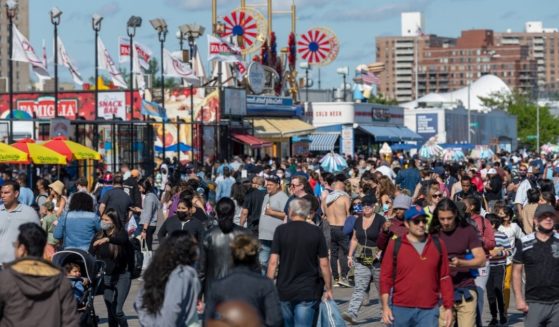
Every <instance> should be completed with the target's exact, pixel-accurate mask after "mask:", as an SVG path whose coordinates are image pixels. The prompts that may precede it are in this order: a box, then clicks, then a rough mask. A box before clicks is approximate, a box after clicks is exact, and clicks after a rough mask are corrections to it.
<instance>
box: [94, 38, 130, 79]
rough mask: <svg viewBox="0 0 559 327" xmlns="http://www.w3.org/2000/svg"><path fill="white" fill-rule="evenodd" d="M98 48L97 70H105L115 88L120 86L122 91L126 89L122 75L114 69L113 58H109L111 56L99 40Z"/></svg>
mask: <svg viewBox="0 0 559 327" xmlns="http://www.w3.org/2000/svg"><path fill="white" fill-rule="evenodd" d="M98 47H99V58H98V59H99V68H100V69H104V70H106V71H107V72H108V73H109V74H110V75H111V79H112V81H113V83H114V84H115V85H116V86H120V87H122V88H124V89H125V88H127V87H128V85H126V82H125V81H124V78H123V77H122V74H121V73H120V71H119V70H118V68H117V67H116V65H115V62H114V61H113V58H111V54H110V53H109V51H107V48H105V45H104V44H103V41H101V38H99V39H98Z"/></svg>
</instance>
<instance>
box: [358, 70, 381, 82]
mask: <svg viewBox="0 0 559 327" xmlns="http://www.w3.org/2000/svg"><path fill="white" fill-rule="evenodd" d="M361 79H362V80H363V84H366V85H372V84H376V85H379V84H380V78H378V77H377V76H376V75H375V74H374V73H372V72H363V73H362V74H361Z"/></svg>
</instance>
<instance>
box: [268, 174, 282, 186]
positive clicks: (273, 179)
mask: <svg viewBox="0 0 559 327" xmlns="http://www.w3.org/2000/svg"><path fill="white" fill-rule="evenodd" d="M266 180H267V181H270V182H273V183H276V184H281V178H279V177H278V176H276V175H270V176H268V177H266Z"/></svg>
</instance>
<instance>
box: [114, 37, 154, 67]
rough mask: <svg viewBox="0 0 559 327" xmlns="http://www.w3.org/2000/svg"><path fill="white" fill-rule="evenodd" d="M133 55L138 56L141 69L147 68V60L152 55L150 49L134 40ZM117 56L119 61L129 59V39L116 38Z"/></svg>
mask: <svg viewBox="0 0 559 327" xmlns="http://www.w3.org/2000/svg"><path fill="white" fill-rule="evenodd" d="M134 48H135V49H134V50H136V51H135V52H134V57H136V56H137V57H138V58H139V61H140V65H141V66H142V68H143V69H149V61H150V60H151V58H152V57H153V52H151V49H150V48H148V47H146V46H145V45H143V44H141V43H138V42H134ZM118 58H119V61H120V63H123V62H128V61H129V60H130V39H129V38H126V37H119V38H118Z"/></svg>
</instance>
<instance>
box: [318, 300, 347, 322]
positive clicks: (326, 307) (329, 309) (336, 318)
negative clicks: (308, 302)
mask: <svg viewBox="0 0 559 327" xmlns="http://www.w3.org/2000/svg"><path fill="white" fill-rule="evenodd" d="M316 326H317V327H345V326H346V324H345V321H344V320H343V319H342V315H341V314H340V310H339V309H338V305H337V304H336V302H335V301H334V300H323V301H320V309H319V314H318V321H317V324H316Z"/></svg>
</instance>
